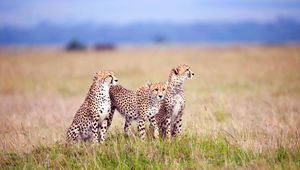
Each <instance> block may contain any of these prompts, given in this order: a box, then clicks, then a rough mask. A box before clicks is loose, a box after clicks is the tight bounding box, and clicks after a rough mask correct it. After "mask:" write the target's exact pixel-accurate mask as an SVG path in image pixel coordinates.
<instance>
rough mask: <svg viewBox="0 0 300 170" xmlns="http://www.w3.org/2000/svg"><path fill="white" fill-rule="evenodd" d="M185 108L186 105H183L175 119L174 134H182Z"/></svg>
mask: <svg viewBox="0 0 300 170" xmlns="http://www.w3.org/2000/svg"><path fill="white" fill-rule="evenodd" d="M183 110H184V106H182V107H181V109H180V111H179V112H178V116H177V118H176V119H175V122H174V126H173V129H172V136H179V135H180V134H181V126H182V114H183Z"/></svg>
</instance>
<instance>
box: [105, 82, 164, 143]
mask: <svg viewBox="0 0 300 170" xmlns="http://www.w3.org/2000/svg"><path fill="white" fill-rule="evenodd" d="M166 88H167V83H166V82H159V83H148V84H147V85H144V86H142V87H140V88H138V89H137V90H136V91H131V90H128V89H126V88H124V87H122V86H121V85H117V86H112V87H111V88H110V96H111V101H112V109H111V115H113V113H114V111H115V109H116V110H117V111H118V112H120V113H121V115H123V116H124V117H125V125H124V131H125V134H126V135H131V130H130V125H131V123H132V121H133V120H135V121H137V122H138V131H139V134H140V138H141V139H142V140H144V139H145V120H146V118H147V119H148V120H149V121H150V124H151V126H152V127H153V128H154V134H153V135H154V138H158V136H159V131H158V126H157V123H156V121H155V117H154V116H155V114H156V113H157V112H158V110H159V107H160V101H161V100H163V98H164V96H165V92H166ZM111 119H112V116H111ZM111 119H110V121H111ZM108 124H109V125H110V123H108Z"/></svg>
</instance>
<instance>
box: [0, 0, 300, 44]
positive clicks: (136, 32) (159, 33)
mask: <svg viewBox="0 0 300 170" xmlns="http://www.w3.org/2000/svg"><path fill="white" fill-rule="evenodd" d="M299 19H300V1H298V0H222V1H221V0H185V1H181V0H164V1H160V0H151V1H148V0H111V1H107V0H90V1H83V0H72V1H71V0H51V1H47V0H44V1H39V0H27V1H22V0H10V1H1V2H0V44H1V46H8V45H33V46H35V45H59V46H66V45H67V46H68V45H69V46H68V47H69V48H72V47H78V48H79V49H83V48H85V47H92V48H96V49H111V48H114V47H115V46H119V45H124V44H139V45H151V44H157V43H164V44H180V45H182V44H195V43H197V44H228V43H230V44H232V43H234V44H236V43H256V44H257V43H259V44H282V43H295V42H299V41H300V31H299V30H300V23H299Z"/></svg>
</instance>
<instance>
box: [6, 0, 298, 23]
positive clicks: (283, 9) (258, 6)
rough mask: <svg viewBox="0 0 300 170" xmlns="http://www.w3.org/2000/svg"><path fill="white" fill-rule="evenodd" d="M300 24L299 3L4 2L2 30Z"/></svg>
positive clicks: (181, 0) (263, 0)
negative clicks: (49, 25) (47, 25)
mask: <svg viewBox="0 0 300 170" xmlns="http://www.w3.org/2000/svg"><path fill="white" fill-rule="evenodd" d="M278 17H292V18H295V19H298V20H300V0H1V1H0V26H3V25H18V26H26V27H31V26H34V25H36V24H38V23H40V22H41V21H49V22H53V23H67V24H70V23H78V22H94V23H114V24H128V23H134V22H140V21H142V22H147V21H152V22H177V23H187V22H194V21H229V22H236V21H241V20H254V21H260V22H265V21H270V20H275V19H276V18H278Z"/></svg>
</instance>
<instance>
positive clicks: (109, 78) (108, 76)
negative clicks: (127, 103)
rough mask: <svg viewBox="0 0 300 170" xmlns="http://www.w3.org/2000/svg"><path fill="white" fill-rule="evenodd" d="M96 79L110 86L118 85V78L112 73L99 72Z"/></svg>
mask: <svg viewBox="0 0 300 170" xmlns="http://www.w3.org/2000/svg"><path fill="white" fill-rule="evenodd" d="M95 79H96V80H98V81H99V82H101V83H105V84H107V85H109V86H111V85H117V82H118V78H117V77H116V76H115V74H114V72H112V71H99V72H98V73H96V75H95Z"/></svg>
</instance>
